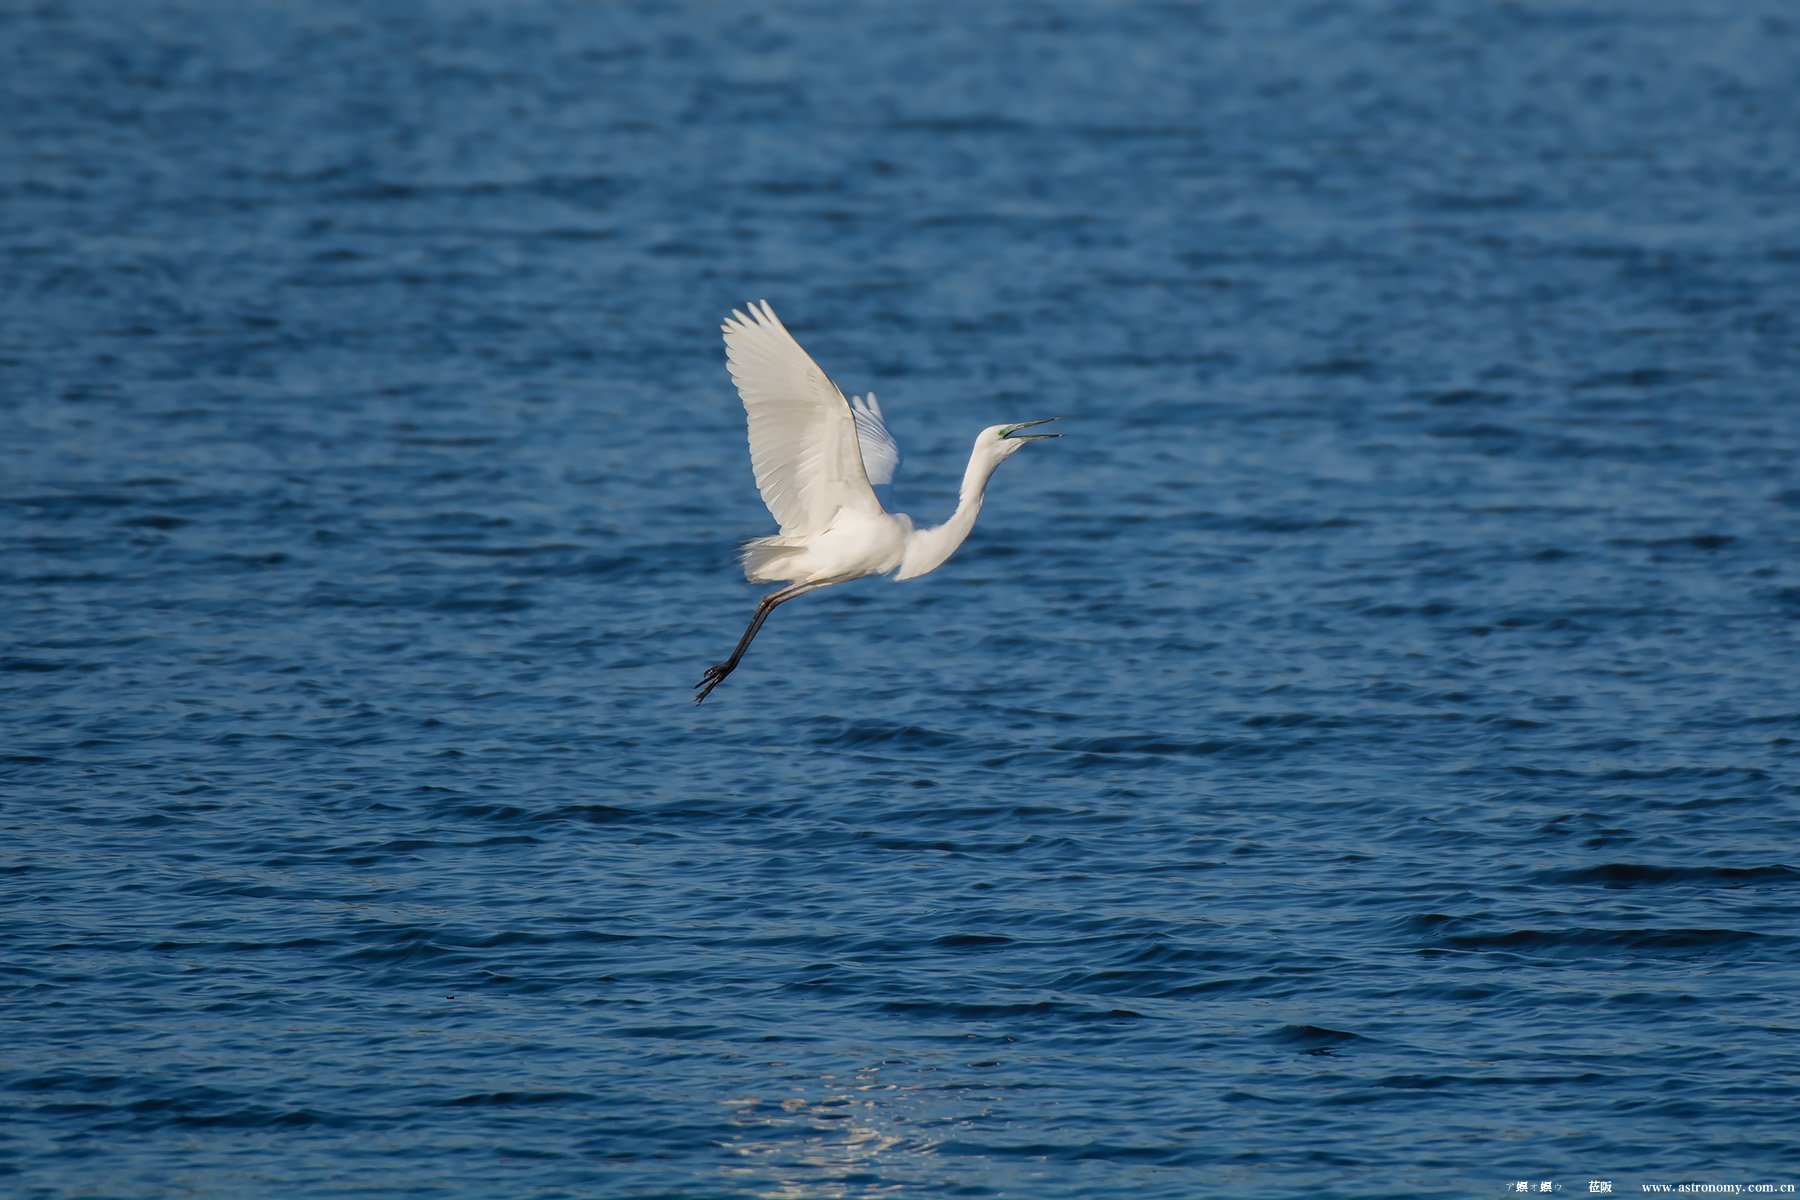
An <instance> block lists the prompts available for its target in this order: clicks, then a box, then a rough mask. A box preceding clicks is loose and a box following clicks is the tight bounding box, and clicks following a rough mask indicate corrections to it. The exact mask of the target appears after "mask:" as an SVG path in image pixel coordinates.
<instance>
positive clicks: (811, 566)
mask: <svg viewBox="0 0 1800 1200" xmlns="http://www.w3.org/2000/svg"><path fill="white" fill-rule="evenodd" d="M721 328H722V329H723V330H724V331H725V357H726V360H727V363H728V365H729V366H730V369H731V381H732V382H733V383H735V384H736V385H737V390H738V395H740V396H742V397H743V400H744V412H745V414H746V416H747V417H748V419H749V424H750V462H751V465H752V466H753V467H754V468H755V470H756V487H757V490H758V491H760V492H761V493H762V498H763V503H764V504H766V505H768V506H769V512H770V513H771V514H772V515H773V516H774V518H775V520H776V521H777V522H779V523H780V525H781V532H780V533H778V534H776V535H775V536H773V537H760V538H752V539H751V540H750V541H748V542H746V543H744V551H743V554H744V577H745V578H747V579H749V580H750V581H751V582H752V583H775V582H785V583H786V584H787V586H786V587H784V588H782V589H781V590H780V591H776V592H771V593H770V594H769V595H767V596H764V597H763V600H762V603H761V604H758V605H757V606H756V615H755V616H753V617H751V618H750V627H749V628H748V629H746V630H744V636H743V638H742V639H741V640H740V641H739V642H738V644H737V649H735V650H733V651H732V652H731V657H730V658H728V659H726V660H725V661H724V662H722V663H720V664H718V665H717V666H715V667H708V668H707V671H706V674H705V676H704V677H702V678H701V680H700V682H699V683H698V684H696V685H695V687H696V688H697V689H698V691H699V693H700V694H699V695H698V696H696V697H694V702H695V703H696V704H698V703H699V702H700V701H702V700H704V699H706V697H707V695H708V694H709V693H711V691H712V690H713V689H714V688H716V687H718V686H719V683H720V681H721V680H723V679H724V678H725V677H726V676H727V675H729V674H731V673H732V671H734V670H736V669H737V665H738V660H739V659H741V658H743V657H744V651H745V650H747V649H749V648H750V642H751V639H753V638H755V637H756V631H757V630H759V629H761V628H762V623H763V622H764V621H766V620H768V619H769V614H770V613H771V612H774V611H775V608H776V606H777V605H780V604H784V603H786V602H787V601H789V600H792V599H793V598H794V597H795V596H799V595H801V594H803V593H806V592H810V591H812V590H813V589H815V588H822V587H827V586H829V585H831V584H834V583H844V582H846V581H847V580H851V579H861V578H862V577H863V576H865V575H886V574H889V573H892V574H893V576H894V578H895V579H896V580H899V579H916V578H917V577H918V576H920V575H923V574H925V573H926V572H927V571H933V570H936V569H937V568H938V567H940V566H942V565H943V564H944V561H945V560H946V559H948V558H949V557H950V556H951V555H952V554H954V553H956V548H957V547H958V546H960V545H962V543H963V539H964V538H966V537H968V536H969V530H971V529H973V528H974V527H975V515H976V514H977V513H979V512H980V511H981V494H982V491H983V489H985V488H986V487H987V481H988V477H989V476H990V475H992V474H993V473H994V468H995V467H997V466H999V465H1000V464H1001V463H1003V462H1005V461H1006V460H1007V459H1008V458H1010V457H1012V455H1013V454H1015V453H1017V452H1018V451H1019V450H1020V449H1021V448H1022V447H1023V446H1024V445H1025V443H1026V442H1035V441H1041V440H1043V439H1045V438H1053V437H1061V436H1062V435H1061V434H1059V433H1029V434H1022V433H1020V432H1019V431H1020V430H1021V429H1030V428H1031V427H1033V426H1035V425H1042V424H1044V423H1045V422H1046V421H1054V420H1056V418H1055V417H1045V418H1044V419H1043V420H1041V421H1025V422H1023V423H1021V424H1018V425H990V426H988V427H987V428H986V429H984V430H982V431H981V432H980V433H979V434H978V435H976V438H975V449H974V450H973V451H972V452H970V454H969V467H968V470H966V471H964V472H963V481H962V494H961V496H960V497H959V498H958V499H957V503H956V511H955V512H954V513H952V514H951V515H950V519H949V520H948V521H945V522H944V523H943V524H942V525H938V526H936V527H934V528H931V529H915V528H913V523H912V518H910V517H908V516H907V515H906V514H904V513H890V512H888V511H887V509H885V508H883V507H882V504H881V501H880V500H879V499H877V498H876V495H875V488H877V487H885V485H886V484H888V483H889V482H890V481H891V480H892V479H893V478H894V472H895V471H896V470H898V469H899V466H900V448H899V447H898V446H897V445H895V444H894V439H893V436H892V435H891V434H889V433H888V431H887V425H886V424H885V423H884V422H883V421H882V418H881V406H880V405H879V404H877V403H876V402H875V395H874V393H873V392H871V393H870V394H869V396H868V398H867V399H866V400H865V399H864V398H863V397H861V396H858V397H857V398H856V399H855V400H854V401H851V402H848V403H846V402H845V400H844V393H843V392H841V391H839V390H838V387H837V385H836V384H834V383H832V382H831V380H830V379H829V378H828V377H827V376H826V374H825V372H824V371H821V370H820V369H819V364H817V363H815V362H814V361H813V360H812V358H811V357H810V356H809V355H808V354H807V353H806V351H805V350H802V349H801V348H800V343H799V342H796V341H795V340H794V335H793V334H791V333H789V332H788V331H787V326H785V325H783V324H782V323H781V320H780V319H779V318H778V317H776V315H775V310H774V309H772V308H770V307H769V303H768V301H766V300H765V301H763V302H762V306H761V307H760V308H759V307H758V306H757V305H755V304H752V305H750V311H749V313H748V314H746V313H743V312H739V311H735V310H734V311H733V312H732V314H731V316H730V317H728V318H727V319H726V321H725V323H724V325H722V326H721Z"/></svg>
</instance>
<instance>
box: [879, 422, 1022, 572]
mask: <svg viewBox="0 0 1800 1200" xmlns="http://www.w3.org/2000/svg"><path fill="white" fill-rule="evenodd" d="M1001 457H1002V458H1004V457H1005V456H1004V455H1002V456H1001ZM999 465H1000V459H999V458H995V457H993V456H992V455H988V454H983V453H982V452H981V451H980V449H979V448H977V449H976V451H975V452H974V453H972V454H970V455H969V469H968V470H966V471H964V472H963V481H962V494H961V495H960V496H958V497H957V501H956V511H955V512H953V513H951V514H950V519H949V520H948V521H945V522H944V523H943V524H942V525H936V526H933V527H932V528H930V529H918V530H914V531H913V533H912V535H911V536H910V537H908V538H907V540H906V553H905V555H904V556H903V557H902V558H901V559H900V570H899V572H898V573H897V574H896V575H895V576H894V578H895V579H915V578H917V577H918V576H920V575H923V574H925V573H926V572H927V571H935V570H937V569H938V568H939V567H941V566H943V565H944V563H945V561H946V560H948V559H949V557H950V556H951V555H952V554H955V553H956V548H957V547H958V546H960V545H962V544H963V539H964V538H966V537H968V536H969V531H970V530H971V529H973V528H975V518H976V516H978V515H979V514H980V512H981V494H982V492H983V491H985V490H986V488H987V481H988V478H989V476H991V475H993V473H994V468H995V467H997V466H999Z"/></svg>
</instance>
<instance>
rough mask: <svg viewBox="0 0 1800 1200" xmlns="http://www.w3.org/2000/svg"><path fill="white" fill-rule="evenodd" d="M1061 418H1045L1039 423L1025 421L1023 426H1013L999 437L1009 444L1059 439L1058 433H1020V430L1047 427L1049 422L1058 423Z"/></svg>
mask: <svg viewBox="0 0 1800 1200" xmlns="http://www.w3.org/2000/svg"><path fill="white" fill-rule="evenodd" d="M1060 420H1062V418H1061V417H1045V418H1044V419H1043V420H1041V421H1027V422H1025V423H1024V424H1023V425H1014V426H1013V427H1012V428H1011V429H1008V430H1007V431H1006V432H1005V433H1004V434H1002V435H1001V436H1002V437H1004V438H1005V439H1006V440H1007V441H1009V442H1041V441H1043V440H1044V439H1045V438H1059V437H1061V436H1062V434H1060V433H1020V432H1019V430H1021V429H1030V428H1031V427H1032V426H1033V425H1048V424H1049V423H1050V422H1051V421H1060Z"/></svg>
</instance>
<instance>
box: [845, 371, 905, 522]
mask: <svg viewBox="0 0 1800 1200" xmlns="http://www.w3.org/2000/svg"><path fill="white" fill-rule="evenodd" d="M850 411H851V413H852V414H853V415H854V416H855V417H856V440H857V442H858V444H860V445H861V446H862V464H863V473H864V474H865V475H867V476H868V477H869V484H870V486H871V487H873V488H874V489H875V495H876V497H877V498H879V499H881V500H882V501H884V502H885V501H886V499H887V496H886V490H887V485H888V484H890V483H892V482H894V476H895V475H897V474H899V471H900V445H899V443H898V442H896V441H894V435H893V434H891V433H889V432H888V427H887V423H886V422H884V421H883V420H882V419H881V405H880V404H878V403H876V401H875V393H874V392H870V393H869V394H868V396H867V397H866V398H865V397H862V396H852V397H850Z"/></svg>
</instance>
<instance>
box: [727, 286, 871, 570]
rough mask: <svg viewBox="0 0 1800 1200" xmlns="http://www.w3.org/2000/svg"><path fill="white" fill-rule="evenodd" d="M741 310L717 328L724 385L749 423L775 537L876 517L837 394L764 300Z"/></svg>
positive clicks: (851, 425)
mask: <svg viewBox="0 0 1800 1200" xmlns="http://www.w3.org/2000/svg"><path fill="white" fill-rule="evenodd" d="M749 308H750V311H749V313H748V314H745V313H743V312H739V311H733V312H732V314H731V316H730V317H728V318H726V321H725V323H724V325H723V326H721V328H722V329H723V330H724V331H725V356H726V360H727V362H728V364H729V365H730V368H731V381H732V382H733V383H735V384H736V385H737V390H738V395H739V396H742V397H743V400H744V412H745V414H746V416H747V417H748V419H749V425H750V463H751V466H752V467H754V468H755V470H756V487H757V490H758V491H760V492H761V493H762V498H763V503H764V504H766V505H768V506H769V512H770V513H772V514H773V515H774V517H775V520H776V521H778V522H779V523H780V524H781V532H782V533H784V534H809V533H817V532H818V531H820V530H822V529H824V528H825V527H826V526H827V525H829V524H831V520H832V518H833V517H835V516H836V515H837V513H838V510H840V509H846V508H847V509H851V510H853V511H859V512H869V513H879V512H881V511H882V508H881V503H880V502H879V501H878V500H877V499H876V498H875V493H874V491H873V490H872V489H871V488H870V486H869V473H868V472H866V471H865V470H864V468H863V455H864V453H865V451H863V450H862V449H861V448H860V447H859V445H858V442H857V435H856V430H857V424H858V421H857V418H856V417H855V416H854V415H853V414H852V412H851V410H850V405H849V404H848V403H846V402H845V400H844V393H843V392H841V391H839V390H838V388H837V385H836V384H834V383H832V382H831V380H830V379H829V378H827V377H826V375H825V372H824V371H822V370H820V369H819V364H817V363H815V362H814V361H813V360H812V358H811V357H810V356H808V354H807V353H806V351H805V350H802V349H801V348H800V343H799V342H796V341H795V340H794V335H793V334H791V333H789V332H788V331H787V326H785V325H783V324H782V323H781V320H780V318H778V317H777V316H776V315H775V310H774V309H772V308H770V307H769V304H768V302H767V301H766V300H765V301H763V302H762V304H761V306H760V307H759V306H758V305H755V304H752V305H750V306H749ZM884 433H885V431H884ZM891 440H892V439H890V444H891Z"/></svg>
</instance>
